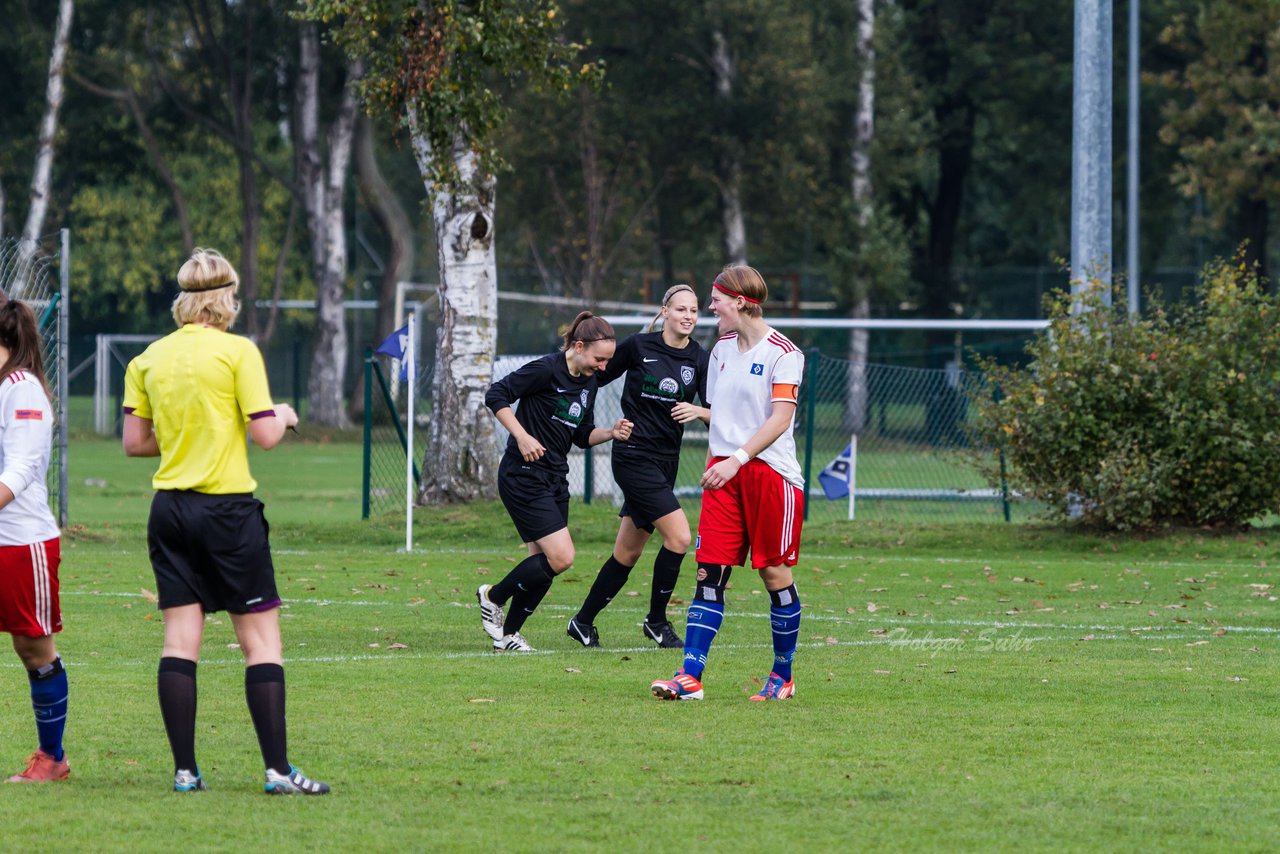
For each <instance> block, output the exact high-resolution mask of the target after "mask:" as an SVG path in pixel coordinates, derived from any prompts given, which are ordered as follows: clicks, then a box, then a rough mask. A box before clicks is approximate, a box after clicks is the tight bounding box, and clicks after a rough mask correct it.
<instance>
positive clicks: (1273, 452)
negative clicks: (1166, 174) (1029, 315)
mask: <svg viewBox="0 0 1280 854" xmlns="http://www.w3.org/2000/svg"><path fill="white" fill-rule="evenodd" d="M1103 293H1104V290H1103V289H1102V287H1101V286H1095V287H1094V288H1092V289H1091V290H1089V291H1088V292H1087V293H1086V294H1085V295H1084V296H1083V297H1082V298H1080V299H1079V303H1078V306H1077V309H1078V310H1077V311H1075V312H1074V313H1073V307H1072V298H1071V297H1070V296H1069V295H1066V294H1063V295H1061V296H1059V297H1056V298H1053V299H1051V300H1050V301H1049V304H1048V306H1047V316H1048V317H1049V318H1050V321H1051V325H1050V328H1049V329H1048V330H1047V332H1046V334H1044V335H1042V336H1039V337H1037V338H1036V339H1034V341H1033V342H1032V343H1031V344H1030V345H1029V346H1028V348H1027V353H1028V355H1029V356H1030V357H1031V359H1030V363H1029V364H1027V365H1026V366H1025V367H1008V366H999V365H996V364H994V363H992V362H986V363H984V364H983V368H984V370H985V371H986V372H987V376H988V377H989V379H990V380H991V382H992V383H994V385H995V393H994V394H993V393H992V390H991V389H988V391H987V392H986V393H985V394H975V396H974V399H973V404H974V406H975V407H976V409H977V412H978V419H977V424H976V427H975V431H976V433H977V434H978V437H977V438H979V440H980V442H981V443H983V444H985V446H986V447H988V448H989V447H992V446H995V447H999V448H1003V449H1004V453H1005V456H1006V459H1007V463H1008V469H1009V471H1008V482H1009V486H1010V488H1011V489H1013V490H1016V491H1018V492H1021V493H1022V494H1023V495H1024V496H1026V497H1029V498H1032V499H1035V500H1037V501H1040V502H1043V503H1044V504H1045V505H1046V506H1047V507H1048V513H1049V515H1050V516H1051V517H1056V518H1065V517H1075V516H1078V517H1079V518H1080V519H1081V521H1082V522H1084V523H1085V524H1089V525H1092V526H1096V527H1102V528H1111V529H1132V528H1156V527H1162V526H1169V525H1209V526H1232V527H1236V526H1242V525H1246V524H1247V523H1248V522H1249V521H1250V520H1252V519H1256V518H1257V517H1259V516H1261V515H1263V514H1266V513H1270V512H1275V511H1277V510H1278V509H1280V402H1278V400H1277V390H1278V388H1280V328H1278V325H1277V320H1280V302H1278V301H1277V297H1276V296H1274V295H1271V294H1268V293H1267V292H1266V289H1265V286H1264V284H1263V282H1261V281H1260V280H1259V278H1258V276H1257V274H1256V272H1254V271H1253V270H1252V268H1250V267H1249V266H1248V265H1246V264H1245V263H1243V261H1242V260H1240V259H1239V258H1237V259H1236V260H1234V261H1230V262H1229V261H1225V260H1218V261H1215V262H1211V263H1210V264H1209V265H1208V266H1206V268H1205V269H1204V271H1203V272H1202V273H1201V279H1200V283H1199V285H1198V287H1197V299H1196V300H1195V301H1194V302H1193V303H1192V304H1191V305H1189V306H1186V307H1179V308H1176V309H1165V308H1163V307H1160V306H1155V307H1153V308H1152V309H1151V310H1150V311H1149V312H1148V317H1146V318H1144V319H1141V320H1138V321H1136V322H1135V321H1131V320H1130V318H1129V317H1128V316H1127V314H1126V312H1125V310H1124V308H1123V304H1124V299H1123V294H1120V295H1119V296H1118V297H1117V298H1116V299H1115V301H1114V302H1115V306H1116V307H1110V306H1107V305H1105V304H1104V301H1103V299H1102V295H1103ZM980 465H981V466H982V468H983V470H984V472H985V473H986V474H987V476H988V478H989V479H990V480H991V481H992V483H993V484H996V483H999V477H1000V473H999V462H998V460H993V459H991V458H990V457H988V458H986V459H984V460H981V461H980Z"/></svg>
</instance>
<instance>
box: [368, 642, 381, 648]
mask: <svg viewBox="0 0 1280 854" xmlns="http://www.w3.org/2000/svg"><path fill="white" fill-rule="evenodd" d="M380 646H382V644H380V643H378V642H377V641H374V642H373V643H371V644H369V649H377V648H378V647H380Z"/></svg>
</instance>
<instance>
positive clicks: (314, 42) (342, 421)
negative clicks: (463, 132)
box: [298, 23, 363, 427]
mask: <svg viewBox="0 0 1280 854" xmlns="http://www.w3.org/2000/svg"><path fill="white" fill-rule="evenodd" d="M299 41H300V48H301V50H300V63H299V71H298V102H299V109H298V136H299V141H298V142H299V145H298V177H299V179H300V181H301V183H302V195H303V201H304V204H305V206H306V210H307V231H308V233H309V234H310V237H311V266H312V270H313V271H314V276H315V280H316V332H315V339H314V349H313V350H312V356H311V376H310V377H309V378H308V380H307V400H308V403H309V406H308V410H307V418H308V420H310V421H314V422H316V423H317V424H324V425H327V426H330V427H348V426H350V420H349V419H348V418H347V410H346V406H345V396H344V391H345V386H346V370H347V328H346V324H345V322H344V321H345V318H344V316H343V305H342V303H343V298H344V297H345V296H346V285H347V233H346V228H345V225H346V223H345V221H344V216H343V213H344V206H343V189H344V187H345V186H346V182H347V175H348V173H349V171H350V166H351V141H352V137H353V136H354V135H355V123H356V113H357V109H358V101H357V98H356V89H355V85H356V81H357V80H358V79H359V78H360V75H361V73H362V70H363V65H362V63H361V62H360V61H359V60H351V61H349V62H348V63H347V79H346V84H345V85H344V86H343V90H342V102H341V105H340V107H339V108H338V115H337V117H336V118H335V119H334V121H333V124H332V125H331V126H330V128H329V133H328V139H327V142H328V163H327V164H325V162H324V158H323V156H322V154H321V151H320V139H319V137H320V128H319V125H320V122H319V116H320V95H319V90H320V86H319V80H320V33H319V27H318V26H317V25H316V24H314V23H307V24H304V25H303V26H302V29H301V36H300V39H299Z"/></svg>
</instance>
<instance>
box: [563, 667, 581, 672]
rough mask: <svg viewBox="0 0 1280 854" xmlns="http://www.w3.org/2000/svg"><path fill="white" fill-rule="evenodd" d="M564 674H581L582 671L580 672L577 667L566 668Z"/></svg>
mask: <svg viewBox="0 0 1280 854" xmlns="http://www.w3.org/2000/svg"><path fill="white" fill-rule="evenodd" d="M564 672H565V673H581V672H582V671H581V670H579V669H578V668H576V667H566V668H565V669H564Z"/></svg>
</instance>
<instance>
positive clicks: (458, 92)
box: [302, 0, 603, 183]
mask: <svg viewBox="0 0 1280 854" xmlns="http://www.w3.org/2000/svg"><path fill="white" fill-rule="evenodd" d="M559 12H560V10H559V7H558V6H557V5H556V4H555V3H554V2H553V0H478V2H471V3H466V2H461V0H443V2H437V3H429V4H423V3H406V2H402V0H305V2H304V11H303V12H302V14H303V15H304V16H305V17H308V18H311V19H313V20H318V21H322V22H324V23H326V24H331V25H333V26H334V30H333V37H334V39H335V40H336V41H337V42H338V43H339V44H340V45H342V46H343V47H344V48H345V49H346V50H347V52H348V53H349V54H350V55H352V56H357V57H361V58H363V59H364V61H365V63H366V67H367V71H366V74H365V77H364V80H363V81H362V83H361V86H360V88H361V95H362V97H363V99H364V101H365V103H367V104H368V105H370V106H371V107H372V108H375V109H379V110H384V111H387V112H389V113H391V114H393V115H397V116H401V115H403V114H404V113H405V111H406V110H408V111H412V112H413V113H414V114H416V117H417V128H418V130H419V131H420V132H421V133H422V134H423V135H424V136H425V137H426V139H427V141H428V142H430V144H431V147H432V149H433V150H434V151H452V149H453V142H454V139H455V138H456V137H457V135H459V134H461V135H463V136H464V137H465V138H466V139H467V140H468V142H469V143H470V144H471V146H472V148H473V149H474V150H475V151H476V153H477V154H479V155H480V158H481V161H482V163H483V165H484V166H485V168H486V169H487V170H490V171H491V170H494V169H496V168H497V167H499V166H500V165H501V163H502V158H501V156H500V155H499V153H498V150H497V147H496V143H495V141H494V135H495V133H496V131H497V129H498V128H499V127H500V126H501V125H502V123H503V121H504V120H505V119H506V117H507V113H508V108H507V107H506V106H505V104H504V102H503V89H504V87H505V86H506V85H507V84H509V83H510V82H512V81H514V80H517V79H521V78H525V79H528V80H529V81H530V82H531V83H532V84H533V85H534V87H535V88H538V89H547V90H551V91H561V92H567V91H569V90H570V89H571V88H572V87H573V86H574V85H576V84H577V83H579V82H591V81H596V80H598V79H599V77H600V75H601V74H602V73H603V67H602V66H601V65H598V64H592V63H586V64H578V63H576V62H575V59H576V57H577V55H578V52H579V51H580V50H581V48H582V45H579V44H576V43H573V42H568V41H565V40H563V39H561V38H560V29H561V21H560V20H558V19H557V16H558V15H559ZM433 166H434V169H435V171H436V174H434V175H430V176H427V178H428V180H431V181H434V182H443V183H451V182H452V181H453V180H454V179H455V178H456V169H455V167H454V164H453V160H452V158H450V157H436V158H433Z"/></svg>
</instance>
